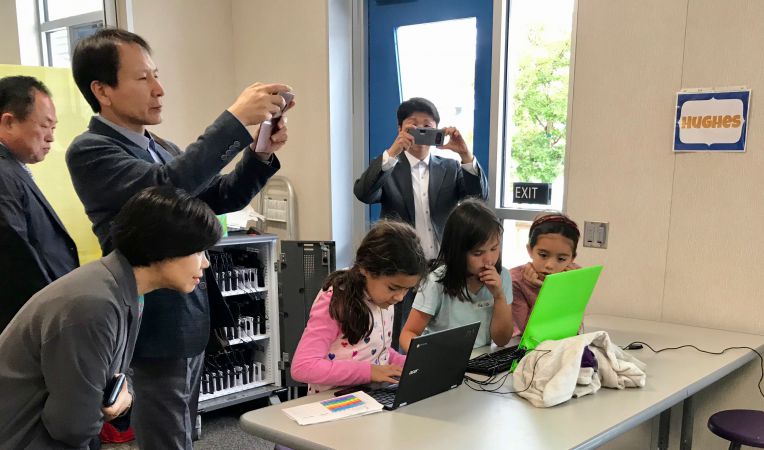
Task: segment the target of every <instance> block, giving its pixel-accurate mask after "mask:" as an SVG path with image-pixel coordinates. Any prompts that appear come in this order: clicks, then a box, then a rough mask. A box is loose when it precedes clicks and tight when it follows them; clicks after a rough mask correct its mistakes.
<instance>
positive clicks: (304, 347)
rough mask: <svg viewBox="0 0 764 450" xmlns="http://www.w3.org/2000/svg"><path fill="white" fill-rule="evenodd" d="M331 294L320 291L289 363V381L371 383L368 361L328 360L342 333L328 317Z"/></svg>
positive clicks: (347, 384)
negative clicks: (292, 379) (290, 374)
mask: <svg viewBox="0 0 764 450" xmlns="http://www.w3.org/2000/svg"><path fill="white" fill-rule="evenodd" d="M331 299H332V292H331V291H329V292H325V291H321V292H319V293H318V296H317V297H316V301H315V302H314V303H313V307H312V308H311V310H310V318H309V319H308V325H307V326H306V327H305V331H303V333H302V338H300V343H299V344H298V345H297V350H296V351H295V354H294V359H293V360H292V378H294V379H295V380H297V381H300V382H303V383H311V384H324V385H332V386H349V385H354V384H363V383H368V382H370V381H371V362H369V361H348V360H338V359H334V360H330V359H329V357H328V356H327V355H328V354H329V348H330V347H331V345H332V343H333V342H334V341H336V340H337V339H339V337H340V335H341V334H342V332H341V331H340V327H339V324H338V323H337V322H336V321H335V320H334V319H332V318H331V316H330V315H329V302H330V301H331Z"/></svg>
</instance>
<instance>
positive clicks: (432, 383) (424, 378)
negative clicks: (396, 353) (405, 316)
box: [335, 322, 480, 410]
mask: <svg viewBox="0 0 764 450" xmlns="http://www.w3.org/2000/svg"><path fill="white" fill-rule="evenodd" d="M479 329H480V322H475V323H471V324H469V325H464V326H461V327H457V328H451V329H449V330H443V331H438V332H436V333H430V334H426V335H423V336H419V337H416V338H414V339H412V340H411V345H410V346H409V352H408V356H407V357H406V364H405V365H404V366H403V373H402V374H401V379H400V381H399V382H398V383H397V384H388V385H386V386H383V387H378V386H379V384H378V383H377V384H375V385H364V386H358V387H357V388H346V389H342V390H341V391H337V392H335V395H345V394H348V393H350V392H355V391H359V390H362V391H365V392H366V393H367V394H369V395H370V396H371V397H372V398H374V399H375V400H376V401H378V402H379V403H381V404H382V405H384V407H385V409H388V410H393V409H396V408H399V407H401V406H406V405H408V404H410V403H414V402H418V401H419V400H424V399H426V398H429V397H432V396H433V395H437V394H440V393H441V392H445V391H448V390H451V389H454V388H456V387H458V386H459V385H460V384H462V380H464V372H465V371H466V370H467V361H468V360H469V359H470V354H471V353H472V346H473V345H474V344H475V338H476V337H477V333H478V330H479ZM375 387H377V388H376V389H375Z"/></svg>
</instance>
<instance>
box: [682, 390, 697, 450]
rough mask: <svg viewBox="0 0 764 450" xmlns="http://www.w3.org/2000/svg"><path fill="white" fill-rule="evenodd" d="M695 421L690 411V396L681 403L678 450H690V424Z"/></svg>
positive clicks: (691, 410) (693, 413)
mask: <svg viewBox="0 0 764 450" xmlns="http://www.w3.org/2000/svg"><path fill="white" fill-rule="evenodd" d="M694 420H695V412H694V411H693V409H692V396H689V397H687V398H686V399H684V403H682V434H681V440H680V441H679V449H680V450H690V449H692V424H693V421H694Z"/></svg>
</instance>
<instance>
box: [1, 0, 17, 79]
mask: <svg viewBox="0 0 764 450" xmlns="http://www.w3.org/2000/svg"><path fill="white" fill-rule="evenodd" d="M0 35H2V39H0V64H20V63H21V55H20V53H19V29H18V23H17V22H16V0H2V1H0Z"/></svg>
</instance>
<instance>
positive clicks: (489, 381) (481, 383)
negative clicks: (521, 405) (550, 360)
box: [464, 350, 552, 395]
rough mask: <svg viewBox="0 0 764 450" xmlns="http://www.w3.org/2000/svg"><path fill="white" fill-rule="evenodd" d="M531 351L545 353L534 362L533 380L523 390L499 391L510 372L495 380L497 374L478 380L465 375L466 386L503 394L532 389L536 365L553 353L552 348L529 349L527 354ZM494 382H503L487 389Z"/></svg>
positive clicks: (475, 389)
mask: <svg viewBox="0 0 764 450" xmlns="http://www.w3.org/2000/svg"><path fill="white" fill-rule="evenodd" d="M531 352H544V354H543V355H541V356H539V357H538V359H537V360H536V362H534V363H533V371H532V372H531V381H529V382H528V386H526V387H525V389H523V390H521V391H507V392H498V390H499V389H501V388H502V387H504V383H506V382H507V378H508V377H509V372H507V373H505V374H504V375H502V377H501V378H499V379H498V380H495V381H494V379H495V378H496V375H495V374H494V375H491V377H489V378H488V379H487V380H483V381H480V380H476V379H474V378H472V377H468V376H466V375H465V376H464V384H465V386H467V387H468V388H470V389H472V390H473V391H478V392H496V393H497V394H502V395H504V394H519V393H521V392H525V391H527V390H528V389H530V388H531V386H532V385H533V379H534V378H535V377H536V366H537V365H538V363H539V361H540V360H541V358H543V357H544V356H546V355H547V354H549V353H552V351H551V350H529V351H528V352H527V353H526V355H528V354H529V353H531ZM469 382H473V383H476V384H477V385H478V387H477V388H476V387H472V386H470V384H469ZM494 382H496V383H498V382H501V384H499V385H498V386H497V387H496V388H494V389H486V388H485V387H484V386H486V385H490V384H493V383H494Z"/></svg>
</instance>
